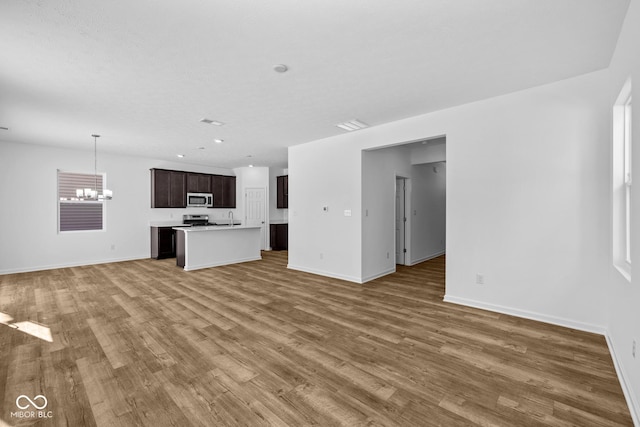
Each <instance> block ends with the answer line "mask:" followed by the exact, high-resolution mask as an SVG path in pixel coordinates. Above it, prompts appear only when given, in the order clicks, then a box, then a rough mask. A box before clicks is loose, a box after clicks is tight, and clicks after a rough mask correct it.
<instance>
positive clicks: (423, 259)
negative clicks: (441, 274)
mask: <svg viewBox="0 0 640 427" xmlns="http://www.w3.org/2000/svg"><path fill="white" fill-rule="evenodd" d="M445 253H447V251H445V250H441V251H439V252H436V253H433V254H430V255H427V256H425V257H422V258H419V259H416V260H412V261H411V264H407V265H409V266H412V265H416V264H420V263H421V262H425V261H429V260H430V259H434V258H438V257H439V256H442V255H444V254H445Z"/></svg>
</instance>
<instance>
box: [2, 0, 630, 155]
mask: <svg viewBox="0 0 640 427" xmlns="http://www.w3.org/2000/svg"><path fill="white" fill-rule="evenodd" d="M628 4H629V0H482V1H479V0H456V1H452V0H402V1H397V0H322V1H319V0H307V1H296V0H269V1H248V0H227V1H223V0H181V1H171V0H161V1H158V0H153V1H151V0H137V1H132V0H108V1H95V0H2V1H1V2H0V126H4V127H8V128H9V130H8V131H4V130H0V140H2V141H17V142H25V143H35V144H43V145H56V146H64V147H73V148H82V149H87V150H91V149H93V139H92V138H91V136H90V135H91V134H92V133H99V134H101V135H102V138H101V139H100V140H99V142H98V149H99V151H100V152H113V153H124V154H130V155H141V156H145V157H153V158H159V159H166V160H172V161H176V160H178V159H177V158H176V154H178V153H181V154H184V155H185V156H186V157H185V158H184V159H182V160H181V161H184V162H186V163H194V164H203V165H209V166H219V167H237V166H246V165H247V164H248V163H254V164H256V165H264V166H281V167H284V166H285V165H286V163H287V150H286V148H287V147H289V146H291V145H296V144H301V143H305V142H309V141H313V140H317V139H321V138H326V137H330V136H333V135H337V134H340V133H344V131H343V130H341V129H339V128H337V127H335V124H337V123H340V122H343V121H347V120H350V119H354V118H357V119H360V120H362V121H364V122H366V123H368V124H369V125H371V126H376V125H379V124H382V123H386V122H390V121H394V120H398V119H402V118H406V117H410V116H415V115H418V114H422V113H427V112H430V111H435V110H439V109H443V108H446V107H451V106H454V105H460V104H463V103H467V102H471V101H475V100H479V99H483V98H487V97H491V96H496V95H500V94H504V93H508V92H512V91H516V90H520V89H524V88H528V87H532V86H536V85H540V84H544V83H548V82H552V81H557V80H561V79H564V78H568V77H572V76H575V75H579V74H583V73H587V72H590V71H595V70H598V69H602V68H605V67H607V66H608V64H609V61H610V59H611V55H612V53H613V49H614V47H615V43H616V40H617V37H618V33H619V31H620V27H621V25H622V20H623V19H624V14H625V13H626V10H627V7H628ZM280 63H282V64H286V65H287V66H288V67H289V71H288V72H287V73H284V74H279V73H276V72H275V71H273V66H274V65H275V64H280ZM203 117H207V118H210V119H214V120H219V121H222V122H224V123H225V125H224V126H222V127H216V126H212V125H207V124H203V123H200V122H199V120H200V119H201V118H203ZM425 136H428V135H425ZM214 138H222V139H224V140H225V142H224V143H223V144H215V143H213V139H214ZM198 147H205V149H204V150H201V149H199V148H198ZM249 155H251V156H253V157H252V158H251V159H248V158H247V156H249Z"/></svg>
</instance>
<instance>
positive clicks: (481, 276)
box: [476, 273, 484, 285]
mask: <svg viewBox="0 0 640 427" xmlns="http://www.w3.org/2000/svg"><path fill="white" fill-rule="evenodd" d="M476 284H478V285H484V274H480V273H476Z"/></svg>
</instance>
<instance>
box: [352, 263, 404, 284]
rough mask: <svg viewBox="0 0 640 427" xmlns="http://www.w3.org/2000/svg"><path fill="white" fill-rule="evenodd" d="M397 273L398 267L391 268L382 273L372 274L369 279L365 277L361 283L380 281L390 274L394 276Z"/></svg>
mask: <svg viewBox="0 0 640 427" xmlns="http://www.w3.org/2000/svg"><path fill="white" fill-rule="evenodd" d="M395 272H396V267H395V265H394V266H393V268H390V269H388V270H385V271H381V272H380V273H375V274H371V275H369V276H367V277H363V278H362V281H361V282H360V283H366V282H369V281H371V280H375V279H379V278H380V277H384V276H388V275H389V274H393V273H395Z"/></svg>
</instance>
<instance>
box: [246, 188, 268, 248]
mask: <svg viewBox="0 0 640 427" xmlns="http://www.w3.org/2000/svg"><path fill="white" fill-rule="evenodd" d="M255 190H261V191H262V192H263V194H264V198H263V201H264V203H263V212H262V218H263V221H262V226H261V228H260V249H261V250H263V251H266V250H268V247H269V246H268V245H269V233H268V232H267V225H268V223H269V201H268V200H267V197H269V194H268V192H267V188H266V187H245V188H244V200H243V201H244V224H245V225H247V210H248V209H247V206H248V203H247V198H248V196H249V195H248V194H247V192H248V191H255Z"/></svg>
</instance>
